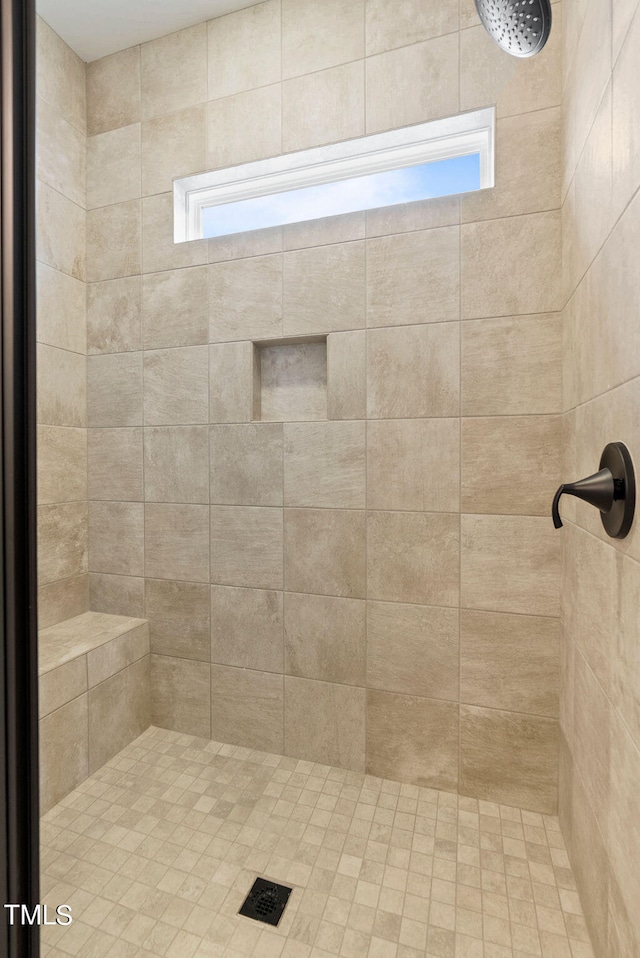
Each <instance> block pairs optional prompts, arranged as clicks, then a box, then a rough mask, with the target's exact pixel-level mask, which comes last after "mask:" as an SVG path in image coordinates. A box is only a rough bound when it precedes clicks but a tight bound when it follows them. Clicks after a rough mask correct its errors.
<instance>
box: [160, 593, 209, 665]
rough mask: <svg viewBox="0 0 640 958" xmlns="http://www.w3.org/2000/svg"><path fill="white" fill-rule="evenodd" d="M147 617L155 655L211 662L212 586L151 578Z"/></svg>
mask: <svg viewBox="0 0 640 958" xmlns="http://www.w3.org/2000/svg"><path fill="white" fill-rule="evenodd" d="M145 616H146V618H147V619H148V620H149V640H150V643H151V651H152V652H155V653H156V654H158V655H177V656H179V657H180V658H185V659H198V660H201V661H203V662H208V661H209V659H210V655H209V649H210V635H209V632H210V627H209V617H210V616H209V586H208V584H206V583H203V582H177V581H174V582H172V581H169V580H167V579H147V580H146V582H145Z"/></svg>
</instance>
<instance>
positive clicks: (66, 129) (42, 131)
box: [36, 97, 87, 207]
mask: <svg viewBox="0 0 640 958" xmlns="http://www.w3.org/2000/svg"><path fill="white" fill-rule="evenodd" d="M36 170H37V175H38V177H39V179H41V180H42V181H43V182H44V183H46V184H47V185H48V186H50V187H51V188H52V189H54V190H57V192H58V193H62V195H63V196H66V197H67V198H68V199H70V200H72V201H73V202H74V203H76V204H77V205H78V206H81V207H84V206H85V204H86V198H87V197H86V188H85V177H86V140H85V136H84V133H83V132H82V131H81V130H79V129H78V128H77V127H76V126H74V125H73V124H72V123H69V122H68V121H67V120H66V119H64V118H63V117H62V116H61V115H60V114H59V113H58V112H57V111H56V110H55V109H53V108H52V107H51V106H49V104H48V103H46V102H45V101H44V100H41V99H40V98H39V97H38V99H37V101H36Z"/></svg>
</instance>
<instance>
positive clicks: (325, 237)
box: [282, 213, 366, 250]
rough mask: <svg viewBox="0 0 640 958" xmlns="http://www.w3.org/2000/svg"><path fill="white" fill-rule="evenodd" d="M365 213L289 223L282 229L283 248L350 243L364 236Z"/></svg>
mask: <svg viewBox="0 0 640 958" xmlns="http://www.w3.org/2000/svg"><path fill="white" fill-rule="evenodd" d="M365 224H366V213H343V214H341V215H340V216H325V217H323V218H322V219H319V220H307V221H305V222H302V223H289V224H287V225H286V226H284V227H283V229H282V237H283V244H282V245H283V248H284V249H285V250H293V249H309V248H310V247H312V246H331V245H335V244H336V243H350V242H353V241H355V240H361V239H364V237H365Z"/></svg>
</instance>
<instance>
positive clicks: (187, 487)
mask: <svg viewBox="0 0 640 958" xmlns="http://www.w3.org/2000/svg"><path fill="white" fill-rule="evenodd" d="M144 495H145V499H146V501H147V502H202V503H207V504H208V503H209V430H208V428H207V426H155V427H149V428H147V429H145V430H144Z"/></svg>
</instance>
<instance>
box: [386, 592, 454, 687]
mask: <svg viewBox="0 0 640 958" xmlns="http://www.w3.org/2000/svg"><path fill="white" fill-rule="evenodd" d="M458 656H459V650H458V610H457V609H438V608H432V607H429V606H422V605H401V604H399V603H396V602H372V601H369V602H368V603H367V686H368V687H369V688H374V689H383V690H385V691H387V692H403V693H405V694H407V695H422V696H427V697H429V698H436V699H447V700H449V701H452V702H456V701H457V700H458Z"/></svg>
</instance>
